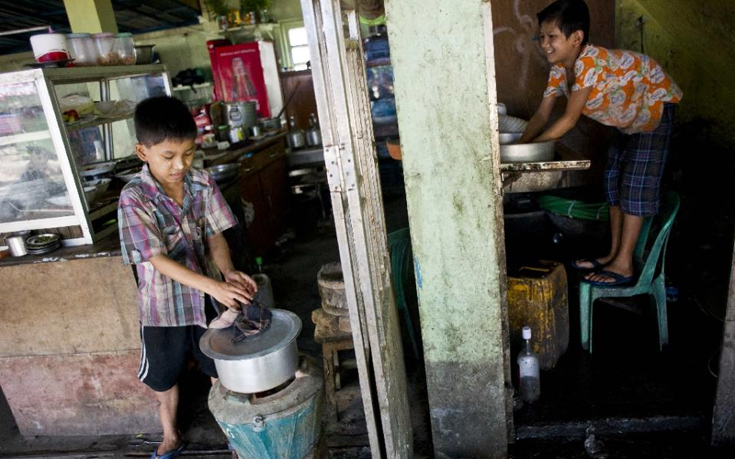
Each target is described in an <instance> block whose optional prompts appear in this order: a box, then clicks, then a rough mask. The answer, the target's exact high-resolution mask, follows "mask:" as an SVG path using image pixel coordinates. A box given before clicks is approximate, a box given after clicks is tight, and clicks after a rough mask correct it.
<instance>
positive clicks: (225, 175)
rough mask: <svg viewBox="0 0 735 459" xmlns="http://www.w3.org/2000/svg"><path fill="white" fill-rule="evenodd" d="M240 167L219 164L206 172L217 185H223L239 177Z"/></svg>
mask: <svg viewBox="0 0 735 459" xmlns="http://www.w3.org/2000/svg"><path fill="white" fill-rule="evenodd" d="M238 167H239V165H238V164H218V165H216V166H211V167H208V168H206V169H204V170H205V171H207V172H209V173H210V174H212V178H213V179H214V181H215V182H216V183H221V182H225V181H227V180H229V179H233V178H235V177H237V169H238Z"/></svg>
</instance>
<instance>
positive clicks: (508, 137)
mask: <svg viewBox="0 0 735 459" xmlns="http://www.w3.org/2000/svg"><path fill="white" fill-rule="evenodd" d="M522 135H523V133H522V132H501V133H500V135H499V137H500V145H508V144H510V143H513V142H515V141H517V140H518V139H520V138H521V136H522Z"/></svg>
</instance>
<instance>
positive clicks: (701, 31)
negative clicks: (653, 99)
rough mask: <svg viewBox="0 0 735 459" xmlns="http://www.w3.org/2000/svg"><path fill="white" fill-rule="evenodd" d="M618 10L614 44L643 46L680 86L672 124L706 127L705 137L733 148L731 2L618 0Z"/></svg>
mask: <svg viewBox="0 0 735 459" xmlns="http://www.w3.org/2000/svg"><path fill="white" fill-rule="evenodd" d="M617 9H618V11H617V14H616V34H615V38H616V40H615V41H616V46H617V47H619V48H624V49H631V50H634V51H641V50H643V51H644V52H645V53H646V54H648V55H649V56H651V57H653V58H654V59H656V60H657V61H658V62H659V63H661V65H662V66H663V67H664V68H665V69H666V70H667V72H669V73H670V74H671V75H672V76H673V77H674V79H675V80H676V82H677V83H678V84H679V86H681V88H682V89H683V91H684V99H683V100H682V102H681V104H680V106H679V110H678V112H677V119H678V123H677V124H679V125H683V124H688V125H692V123H694V124H696V125H698V126H701V127H700V128H699V129H705V126H706V129H707V131H708V133H709V135H710V136H712V135H713V136H716V137H717V138H718V141H719V142H721V143H722V144H723V145H724V146H727V147H728V148H729V149H735V136H733V135H732V133H733V132H735V110H733V109H732V107H734V106H735V84H733V83H732V75H733V72H732V71H733V69H734V68H735V66H733V60H732V56H733V55H735V41H734V40H733V39H732V37H733V34H734V33H735V2H732V1H724V2H723V1H721V0H699V1H696V2H692V1H689V0H617ZM640 17H642V18H643V34H641V27H640V25H639V22H638V19H639V18H640ZM641 36H642V38H643V40H642V41H641Z"/></svg>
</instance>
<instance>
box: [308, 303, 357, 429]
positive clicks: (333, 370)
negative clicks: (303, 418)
mask: <svg viewBox="0 0 735 459" xmlns="http://www.w3.org/2000/svg"><path fill="white" fill-rule="evenodd" d="M340 318H342V319H345V318H346V319H348V320H349V318H347V317H344V316H334V315H332V314H329V313H328V312H326V311H324V310H323V309H321V308H319V309H316V310H314V311H312V313H311V320H312V322H314V325H316V329H315V330H314V341H316V342H317V343H319V344H321V345H322V359H323V362H324V390H325V392H326V394H325V395H326V399H327V416H329V418H330V419H331V420H333V421H335V422H336V421H339V409H338V407H337V397H336V394H335V392H336V391H338V390H340V389H341V388H342V381H341V378H340V361H339V351H344V350H347V349H354V348H355V346H354V344H353V342H352V332H348V331H344V330H340V329H339V327H337V326H334V325H335V324H336V323H337V322H338V320H339V319H340Z"/></svg>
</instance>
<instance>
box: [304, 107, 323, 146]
mask: <svg viewBox="0 0 735 459" xmlns="http://www.w3.org/2000/svg"><path fill="white" fill-rule="evenodd" d="M306 144H307V145H309V146H310V147H318V146H321V144H322V132H321V130H320V129H319V123H318V122H317V121H316V115H314V114H313V113H312V114H311V115H309V129H308V130H307V131H306Z"/></svg>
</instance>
